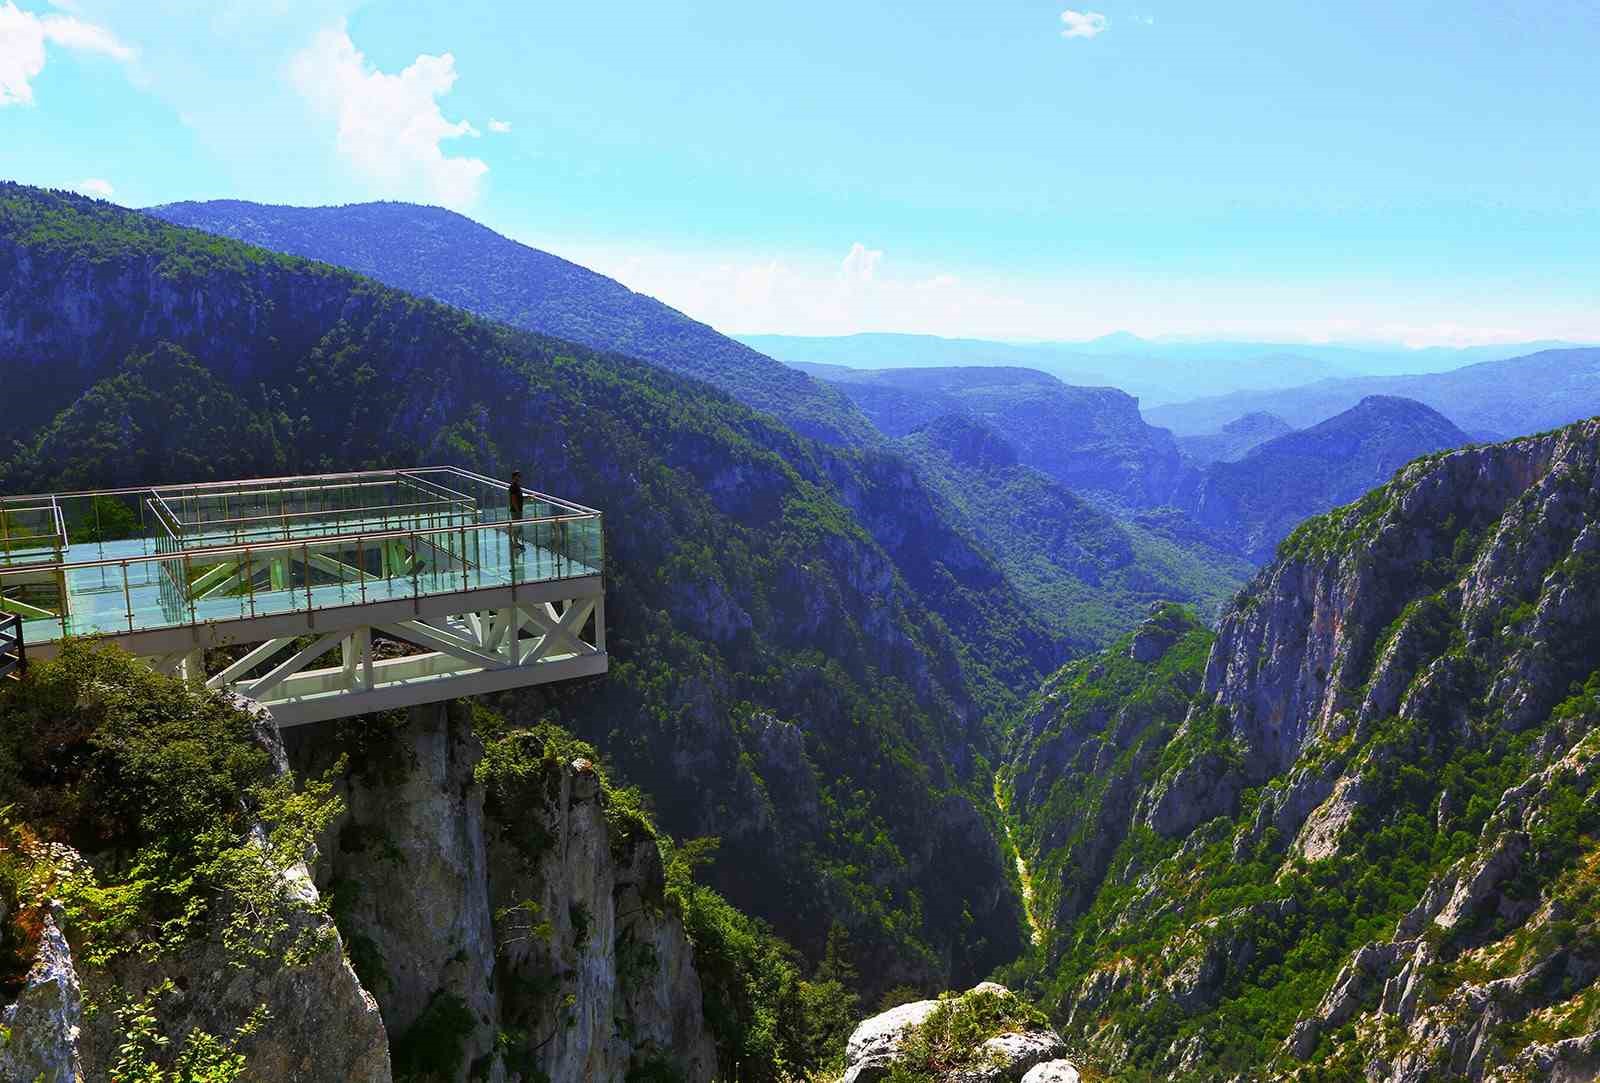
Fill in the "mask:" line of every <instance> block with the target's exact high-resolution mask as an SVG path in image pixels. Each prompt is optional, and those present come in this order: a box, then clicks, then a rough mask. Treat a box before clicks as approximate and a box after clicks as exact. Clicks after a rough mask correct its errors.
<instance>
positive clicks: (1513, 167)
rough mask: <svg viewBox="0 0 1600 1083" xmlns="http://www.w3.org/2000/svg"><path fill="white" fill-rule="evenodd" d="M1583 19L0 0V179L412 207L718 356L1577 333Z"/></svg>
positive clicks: (1586, 130)
mask: <svg viewBox="0 0 1600 1083" xmlns="http://www.w3.org/2000/svg"><path fill="white" fill-rule="evenodd" d="M1596 56H1600V7H1597V6H1596V5H1595V4H1594V3H1593V2H1592V0H1581V2H1580V0H1540V2H1539V3H1527V4H1506V3H1503V2H1501V3H1492V4H1491V3H1472V2H1457V3H1451V4H1445V3H1434V2H1409V3H1402V4H1395V3H1392V2H1391V3H1365V2H1355V3H1342V4H1341V3H1331V2H1330V3H1287V2H1277V3H1248V2H1245V3H1229V4H1198V3H1194V2H1193V0H1189V2H1187V3H1181V4H1180V3H1177V2H1175V0H1149V2H1139V3H1121V2H1120V0H1103V2H1098V0H1097V2H1094V3H1089V2H1087V0H1085V2H1084V3H1083V4H1082V5H1078V4H1077V2H1076V0H1075V6H1073V7H1072V8H1068V7H1065V6H1063V5H1062V4H1059V3H1057V4H1051V3H1031V2H1017V3H992V4H973V3H970V2H966V3H962V2H942V0H923V2H921V3H918V4H910V3H904V2H896V3H866V2H861V0H857V2H855V3H831V2H823V0H813V2H812V3H809V4H806V5H774V4H752V3H749V2H748V0H744V2H739V3H733V2H728V3H723V2H704V3H682V4H662V3H659V2H658V3H652V4H643V3H639V4H633V3H610V4H573V3H561V4H555V3H542V2H536V3H516V4H512V3H489V2H480V0H457V2H455V3H451V4H447V5H446V4H398V3H396V4H385V3H377V2H375V3H356V2H351V0H344V2H340V0H335V2H327V0H324V2H320V3H309V2H303V0H255V2H252V3H238V2H235V0H211V2H201V0H141V2H139V3H131V2H127V0H72V2H70V3H69V2H66V0H62V2H60V3H57V4H50V3H47V2H45V0H0V175H4V176H7V177H11V178H14V179H17V180H21V181H26V182H29V183H36V184H48V185H57V186H78V187H87V189H88V190H92V191H96V192H102V193H109V195H110V197H111V198H113V199H115V200H116V201H118V202H121V203H126V204H129V205H135V206H138V205H146V204H150V203H156V202H165V201H169V200H176V199H190V198H217V197H238V198H247V199H258V200H265V201H271V202H285V203H337V202H349V201H355V200H362V199H372V198H400V199H415V200H421V201H426V202H436V203H444V204H447V205H450V206H453V207H455V208H456V209H459V210H461V211H463V212H465V213H467V214H470V215H472V216H473V217H475V218H478V219H480V220H482V221H484V222H486V223H488V224H489V225H491V226H493V227H495V228H496V229H499V230H501V231H502V232H505V233H508V234H510V235H511V236H514V237H516V238H518V239H520V240H525V241H527V242H528V243H531V244H535V245H538V246H540V247H544V248H548V249H550V250H552V251H555V252H558V253H560V254H562V255H566V256H568V257H569V258H573V259H576V260H578V261H579V262H583V263H586V264H588V265H590V266H594V267H596V268H597V269H599V270H602V271H605V272H607V273H610V274H614V275H616V276H617V277H619V278H621V279H622V280H623V281H625V282H627V283H628V284H629V285H632V286H634V287H635V288H637V289H642V290H644V291H646V292H650V293H653V294H656V295H657V296H660V297H662V298H663V299H664V300H667V301H668V302H670V303H673V304H676V305H678V306H679V307H680V308H683V309H684V310H686V311H688V312H690V313H691V314H692V315H695V316H698V317H700V318H702V319H706V320H708V321H709V322H711V323H713V324H714V325H716V326H718V327H720V328H722V329H724V330H728V331H734V332H748V331H777V332H789V333H801V334H804V333H843V332H848V331H855V330H899V331H921V332H932V333H940V334H956V335H975V336H990V337H1008V338H1077V337H1088V336H1091V335H1094V334H1099V333H1102V332H1105V331H1110V330H1114V329H1118V328H1127V329H1131V330H1133V331H1136V332H1140V333H1144V334H1180V335H1233V336H1246V335H1248V336H1254V337H1275V338H1302V339H1312V340H1322V339H1329V338H1334V339H1392V340H1402V341H1408V342H1414V343H1418V344H1422V343H1439V342H1449V343H1473V342H1489V341H1512V340H1518V339H1530V338H1542V337H1564V338H1570V339H1583V340H1594V339H1600V273H1597V272H1600V259H1597V256H1596V249H1595V243H1594V242H1595V238H1596V237H1600V110H1597V108H1596V105H1595V103H1596V102H1597V101H1600V68H1597V65H1596V64H1595V61H1594V58H1595V57H1596Z"/></svg>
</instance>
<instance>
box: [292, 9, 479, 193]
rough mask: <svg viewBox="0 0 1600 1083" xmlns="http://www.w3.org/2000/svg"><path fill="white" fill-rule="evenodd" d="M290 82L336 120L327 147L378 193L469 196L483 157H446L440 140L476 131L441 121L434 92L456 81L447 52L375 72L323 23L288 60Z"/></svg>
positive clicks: (341, 32) (342, 34)
mask: <svg viewBox="0 0 1600 1083" xmlns="http://www.w3.org/2000/svg"><path fill="white" fill-rule="evenodd" d="M289 75H290V79H291V81H292V82H293V84H294V86H295V89H296V90H298V91H299V93H300V95H301V96H302V97H303V98H305V99H306V101H307V102H309V103H310V104H311V106H312V108H313V109H315V110H316V111H317V112H319V113H321V114H322V115H324V116H328V117H332V118H334V120H335V121H336V124H337V134H336V137H335V146H336V147H337V149H338V151H339V153H340V154H341V155H342V156H343V157H344V158H345V159H346V160H347V161H348V162H349V163H350V165H351V166H352V168H353V169H354V170H355V172H357V173H358V174H359V175H361V176H362V177H363V178H364V179H365V180H366V181H368V182H369V183H371V184H373V185H374V186H376V187H377V188H379V189H381V190H382V192H383V194H385V195H396V196H400V195H412V194H416V195H420V196H422V197H423V198H427V199H431V200H434V201H436V202H439V203H442V204H444V205H445V206H449V207H465V206H467V205H469V204H470V203H472V201H473V200H474V199H476V198H477V195H478V188H479V184H480V182H481V181H482V179H483V175H484V174H485V173H487V172H489V166H488V163H486V162H484V161H483V160H482V159H479V158H465V157H450V156H448V155H446V154H445V152H444V149H443V147H442V145H441V144H442V143H443V142H444V141H445V140H446V139H457V138H460V137H462V136H477V135H478V134H479V132H478V130H477V129H476V128H474V127H473V126H472V125H471V124H468V123H467V122H466V121H464V120H462V121H454V122H452V121H449V120H446V119H445V117H444V114H443V113H442V112H440V110H439V101H438V99H439V98H440V97H441V96H443V95H444V94H446V93H448V92H449V90H450V88H451V87H452V86H454V85H455V81H456V62H455V57H453V56H451V55H450V54H449V53H445V54H443V55H442V56H430V55H428V54H426V53H424V54H422V55H420V56H418V57H417V59H416V60H414V61H412V62H411V66H410V67H408V68H406V69H405V70H404V71H402V72H400V73H399V74H398V75H391V74H389V73H387V72H382V71H379V70H378V69H377V68H376V67H374V66H373V65H372V64H370V63H369V62H368V61H367V58H366V57H365V56H364V55H362V53H361V51H360V50H358V49H357V48H356V47H355V43H354V42H352V41H351V40H350V35H349V33H348V32H347V31H346V30H345V27H344V26H343V25H342V24H341V25H339V26H337V27H330V28H329V29H326V30H323V31H321V32H320V33H318V34H317V36H316V37H315V38H314V39H312V42H311V44H310V45H308V46H306V48H304V49H303V50H301V51H300V52H299V53H297V54H295V56H294V57H293V58H292V59H291V60H290V63H289Z"/></svg>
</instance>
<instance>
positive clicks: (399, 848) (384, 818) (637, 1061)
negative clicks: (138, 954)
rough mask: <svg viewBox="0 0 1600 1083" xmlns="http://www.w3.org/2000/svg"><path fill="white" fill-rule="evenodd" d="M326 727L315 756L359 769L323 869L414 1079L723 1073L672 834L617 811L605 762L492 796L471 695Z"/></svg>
mask: <svg viewBox="0 0 1600 1083" xmlns="http://www.w3.org/2000/svg"><path fill="white" fill-rule="evenodd" d="M317 729H323V728H322V727H316V728H313V729H310V730H307V731H304V732H301V733H291V739H290V748H291V752H292V756H293V759H294V761H295V763H296V766H297V767H298V768H300V769H301V770H303V771H305V772H307V773H319V772H321V771H323V770H326V769H327V768H328V767H329V766H332V765H333V764H334V762H335V761H337V760H338V759H339V758H340V757H344V761H343V762H345V763H347V764H348V765H349V770H348V772H347V773H346V774H345V776H344V778H343V781H342V783H341V786H340V789H341V791H342V792H343V794H344V796H345V801H346V804H347V808H348V811H347V813H346V815H345V816H344V818H343V819H342V820H341V821H340V822H339V823H337V824H336V825H335V826H334V828H333V830H332V836H333V837H332V841H331V842H330V844H329V845H327V846H325V847H324V849H323V856H322V859H321V861H319V863H318V866H317V878H318V880H319V881H320V882H321V883H322V884H323V885H324V886H325V888H326V890H329V891H330V892H331V893H332V897H333V899H334V913H335V916H336V917H337V919H338V921H339V923H340V928H341V929H342V930H343V931H344V933H345V935H346V937H347V938H348V940H349V941H350V943H351V944H352V946H353V955H354V957H355V960H356V963H357V966H358V968H359V969H360V971H361V972H362V976H363V979H364V980H365V981H366V983H367V984H368V986H369V987H370V988H371V989H372V992H373V995H374V996H375V997H376V998H377V1002H378V1005H379V1007H380V1008H381V1010H382V1013H383V1019H384V1023H385V1025H386V1026H387V1028H388V1030H389V1033H390V1035H391V1038H392V1041H393V1049H394V1055H395V1066H396V1072H397V1074H405V1073H408V1072H409V1073H418V1074H420V1071H421V1070H422V1069H428V1070H434V1071H440V1072H442V1074H444V1075H445V1077H447V1078H460V1077H462V1076H463V1075H465V1074H466V1073H468V1072H470V1073H473V1074H474V1076H475V1077H476V1078H484V1079H490V1080H506V1081H509V1083H518V1081H522V1083H532V1081H533V1080H538V1079H541V1078H547V1079H552V1080H554V1079H572V1080H579V1079H594V1080H601V1079H622V1078H624V1077H625V1076H627V1075H628V1073H629V1071H630V1069H639V1068H641V1067H642V1066H645V1065H649V1064H665V1065H668V1066H670V1067H671V1068H672V1069H673V1070H675V1071H676V1072H678V1073H679V1076H680V1077H681V1078H682V1079H684V1080H709V1079H710V1078H711V1076H712V1074H713V1072H714V1071H715V1068H716V1065H717V1059H716V1049H715V1047H714V1046H713V1044H712V1040H711V1037H710V1034H709V1033H708V1031H707V1029H706V1026H705V1022H704V1020H703V1018H702V1015H701V988H700V980H699V977H698V975H697V973H696V971H695V966H694V953H693V949H692V948H691V947H690V945H689V943H688V941H687V940H686V938H685V936H684V930H683V924H682V921H681V920H680V919H679V918H678V917H677V915H676V913H675V912H673V911H672V910H671V909H670V908H669V907H668V906H667V905H665V900H664V898H663V890H664V876H663V872H662V867H661V858H660V854H659V852H658V851H657V849H656V842H655V838H654V836H653V835H651V834H648V833H636V834H634V835H631V836H628V837H624V836H623V835H622V834H621V829H619V828H618V827H616V826H614V825H612V824H608V822H607V809H606V807H605V802H604V799H603V797H602V794H601V787H600V782H599V778H598V776H597V774H596V771H595V768H594V766H593V765H592V764H588V763H586V762H581V761H580V762H575V763H553V762H552V763H542V765H541V768H540V770H539V771H538V772H537V773H536V774H532V775H529V776H526V777H519V778H517V779H516V780H515V783H514V785H515V791H514V793H513V794H510V795H505V794H502V797H501V798H500V800H499V801H498V803H495V802H491V807H490V808H488V809H487V810H486V808H485V797H486V794H485V786H484V784H483V782H482V781H481V780H480V774H481V772H480V770H479V768H480V766H481V763H482V758H483V755H484V749H483V745H482V743H481V741H480V740H479V738H478V736H477V735H476V734H475V733H474V732H473V730H472V727H471V725H470V721H469V715H468V712H467V711H466V709H465V707H464V706H462V705H459V704H452V705H443V704H441V705H433V706H429V707H421V708H414V709H412V710H411V711H410V712H408V713H407V714H406V716H405V717H404V719H403V720H401V719H399V718H395V719H389V720H386V721H379V720H366V721H363V722H360V723H359V724H346V725H344V726H343V728H342V730H336V731H335V732H315V730H317ZM540 755H541V756H542V751H541V752H540ZM539 1073H543V1075H542V1076H541V1075H540V1074H539Z"/></svg>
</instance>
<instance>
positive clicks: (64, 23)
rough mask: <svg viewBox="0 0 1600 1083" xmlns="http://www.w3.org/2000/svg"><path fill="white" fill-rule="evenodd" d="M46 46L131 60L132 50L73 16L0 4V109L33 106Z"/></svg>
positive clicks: (91, 24) (96, 27) (115, 37)
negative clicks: (44, 12) (35, 86)
mask: <svg viewBox="0 0 1600 1083" xmlns="http://www.w3.org/2000/svg"><path fill="white" fill-rule="evenodd" d="M46 45H51V46H55V47H56V48H61V49H71V50H73V51H75V52H80V53H96V54H99V55H101V56H109V57H111V58H112V59H113V60H120V61H122V62H124V63H126V62H128V61H130V60H132V59H133V57H134V51H133V49H131V48H129V47H128V46H127V45H124V44H123V43H122V42H121V41H120V40H118V38H117V36H116V35H115V34H113V33H111V31H109V30H107V29H106V28H105V27H103V26H100V25H99V24H97V23H91V22H87V21H85V20H83V19H80V18H78V17H76V16H74V15H35V14H34V13H33V12H30V11H23V10H21V9H20V8H18V7H17V5H16V4H15V3H13V2H12V0H6V2H5V3H4V4H0V106H7V105H32V104H33V80H34V79H36V78H37V77H38V75H39V73H40V72H42V71H44V65H45V58H46V49H45V46H46Z"/></svg>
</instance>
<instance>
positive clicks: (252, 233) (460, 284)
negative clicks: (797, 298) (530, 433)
mask: <svg viewBox="0 0 1600 1083" xmlns="http://www.w3.org/2000/svg"><path fill="white" fill-rule="evenodd" d="M146 213H148V214H152V215H155V216H156V217H158V218H161V219H163V220H165V221H168V222H172V223H173V224H175V225H180V226H189V227H192V228H195V229H202V230H205V231H206V232H208V233H215V234H217V235H219V236H223V237H232V238H235V239H237V240H242V241H248V242H249V243H251V244H258V245H260V246H262V247H263V248H270V249H272V250H273V251H276V252H283V253H286V254H288V255H293V256H301V257H304V258H306V259H314V260H320V261H322V262H324V263H331V264H334V265H335V266H339V267H345V268H348V269H350V270H352V271H356V272H358V273H360V274H364V275H366V276H367V277H369V278H373V279H376V280H377V281H379V282H382V283H383V284H384V285H386V286H393V287H395V288H397V289H402V290H405V291H407V292H409V293H414V294H417V295H419V296H422V297H430V298H432V299H434V300H436V301H443V302H444V303H445V304H450V305H455V306H456V307H457V308H462V309H465V310H467V311H468V312H473V313H476V314H478V315H480V316H487V317H488V318H490V319H493V320H499V321H501V322H503V323H508V324H510V325H511V326H513V327H519V328H522V329H523V330H527V331H536V332H538V333H540V334H545V335H552V336H554V337H556V338H561V339H566V340H567V341H569V342H577V343H579V344H581V345H584V346H588V347H591V348H592V349H597V350H608V351H611V352H614V353H620V354H625V355H627V356H629V357H636V358H638V359H640V360H642V361H648V362H650V363H651V364H654V365H659V366H661V367H662V368H665V369H668V370H670V371H672V372H676V373H679V374H680V375H684V376H692V377H694V378H696V379H700V380H705V381H706V382H707V383H710V384H712V385H713V386H715V387H718V388H720V389H722V390H723V391H726V392H727V393H728V394H730V395H732V396H733V397H734V398H736V399H738V400H739V401H741V402H743V403H744V404H745V405H747V406H753V407H755V408H756V409H758V410H765V411H767V412H768V413H771V414H773V415H774V416H776V417H778V418H779V419H781V420H782V421H783V422H784V423H786V424H787V425H789V427H791V428H793V429H794V430H795V431H796V432H799V433H801V434H802V435H805V436H812V437H815V438H817V439H820V440H824V441H827V442H829V443H834V444H845V445H858V444H862V443H869V442H871V441H872V440H873V433H872V430H871V427H870V426H868V425H867V424H866V423H865V422H864V421H863V420H862V419H861V418H860V417H859V416H858V415H857V414H856V413H855V411H853V410H852V409H851V408H850V406H849V404H848V403H847V402H845V401H844V400H843V399H842V398H841V397H840V396H839V395H838V394H837V393H835V392H833V391H832V390H831V389H829V388H827V387H825V386H823V385H821V384H819V383H817V382H816V381H814V380H812V379H810V378H808V377H807V376H805V375H804V374H802V373H800V372H797V371H795V370H794V369H792V368H790V367H788V366H785V365H783V364H780V363H779V362H777V361H774V360H773V359H772V358H770V357H766V356H764V355H762V354H760V353H757V352H756V351H755V350H753V349H751V348H750V347H748V346H745V345H743V344H742V343H739V342H736V341H734V340H733V339H731V338H728V337H726V336H725V335H722V334H720V333H718V332H717V331H716V330H714V329H712V328H711V327H708V326H706V325H705V324H703V323H700V322H698V321H696V320H694V319H691V318H690V317H688V316H686V315H684V314H683V313H681V312H679V311H677V310H676V309H673V308H671V307H669V306H667V305H665V304H662V303H661V302H660V301H657V300H656V299H655V298H653V297H648V296H646V295H644V294H642V293H635V292H634V291H632V290H630V289H628V288H627V287H626V286H624V285H622V284H621V283H620V282H616V281H614V280H613V279H610V278H607V277H605V276H604V275H601V274H597V273H596V272H594V271H591V270H588V269H587V268H584V267H580V266H578V265H577V264H575V263H571V262H569V261H567V260H564V259H562V258H560V257H559V256H555V255H551V254H550V253H548V252H543V251H540V250H539V249H537V248H531V247H529V246H528V245H524V244H520V243H518V242H516V241H513V240H511V239H510V238H507V237H503V236H501V235H500V234H498V233H496V232H494V231H493V230H491V229H489V228H488V227H487V226H484V225H480V224H479V223H477V222H474V221H473V220H472V219H470V218H467V217H465V216H463V215H459V214H456V213H455V212H453V211H447V210H444V209H442V208H439V207H424V206H418V205H416V204H412V203H358V204H351V205H349V206H343V207H285V206H268V205H265V204H261V203H250V202H245V201H242V200H233V199H221V200H212V201H208V202H203V203H169V204H166V205H164V206H159V207H151V208H149V209H148V210H147V211H146Z"/></svg>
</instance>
